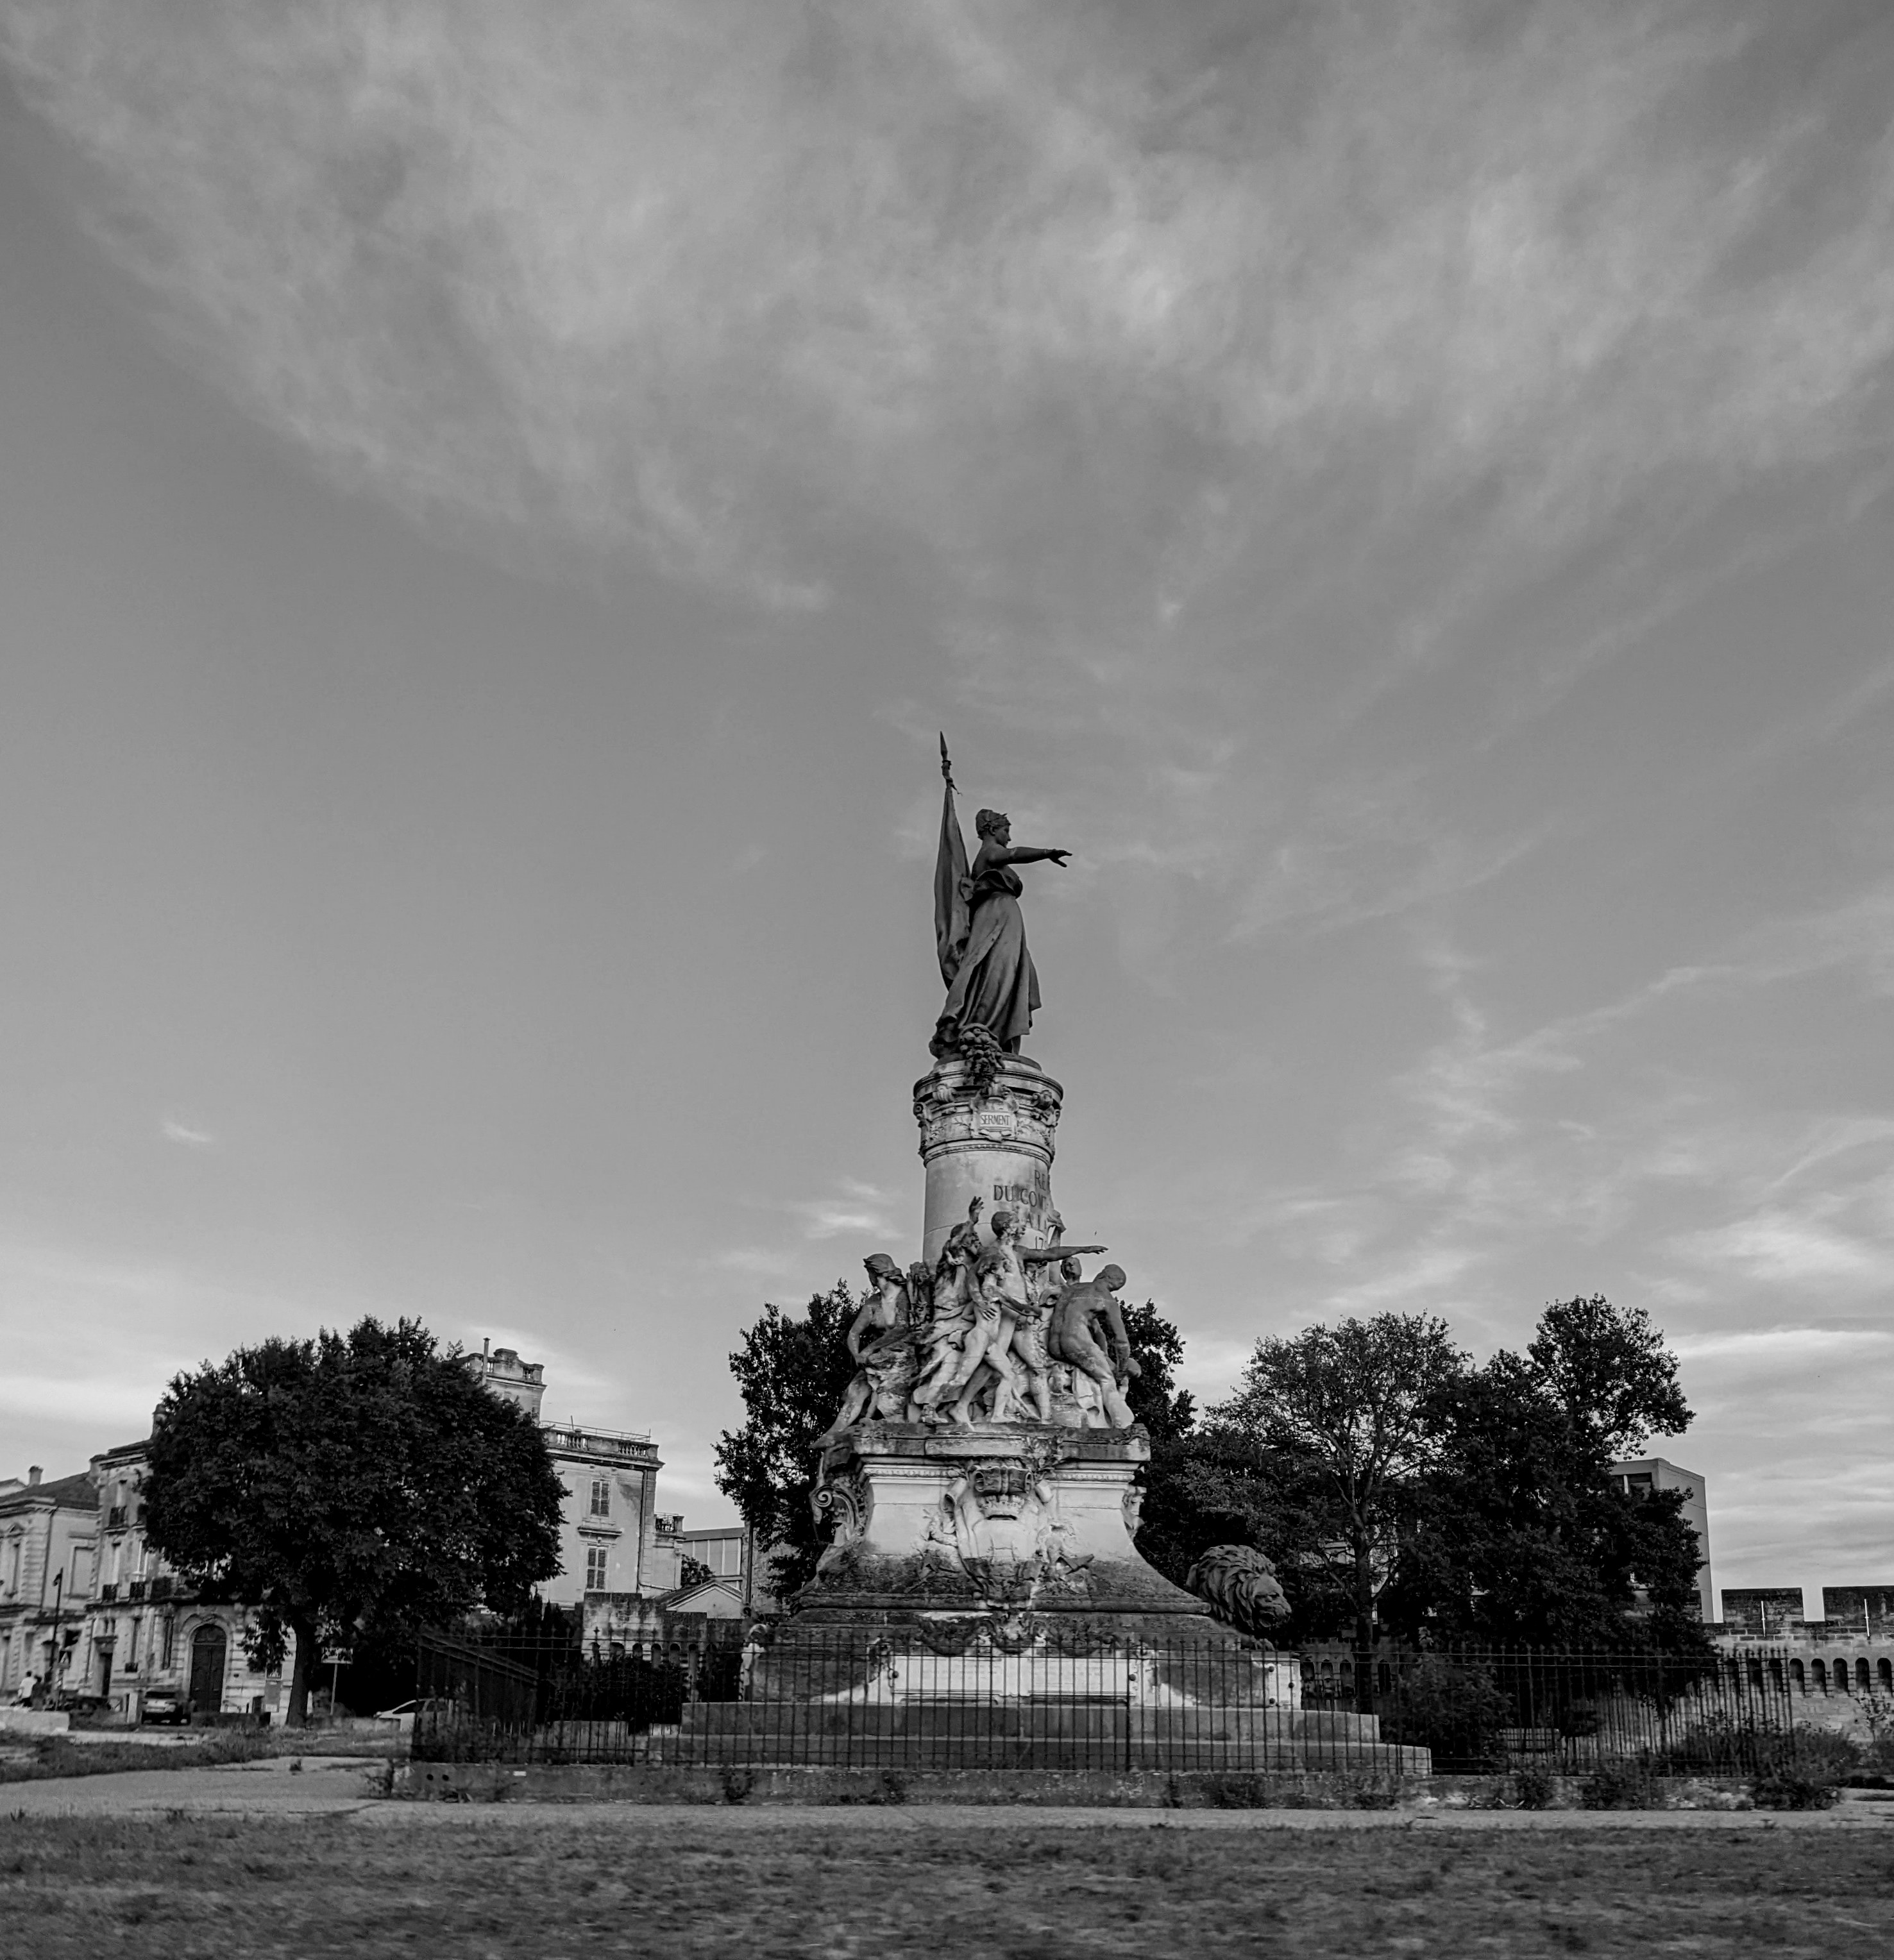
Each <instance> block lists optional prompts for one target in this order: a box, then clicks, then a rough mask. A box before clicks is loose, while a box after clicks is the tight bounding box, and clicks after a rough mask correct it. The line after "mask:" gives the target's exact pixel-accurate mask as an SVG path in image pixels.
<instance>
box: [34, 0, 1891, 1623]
mask: <svg viewBox="0 0 1894 1960" xmlns="http://www.w3.org/2000/svg"><path fill="white" fill-rule="evenodd" d="M0 50H3V51H4V57H5V62H6V64H7V66H8V71H9V72H10V75H11V81H10V84H8V92H7V93H6V94H5V97H4V106H3V107H0V170H4V186H3V190H4V194H3V195H0V500H3V501H0V636H3V641H0V644H3V645H4V654H5V711H4V714H0V915H3V916H4V919H5V934H6V946H7V956H6V959H5V966H4V969H0V1001H3V1002H4V1013H3V1014H0V1435H3V1436H4V1438H5V1448H4V1449H3V1450H0V1459H4V1460H0V1474H18V1472H20V1471H21V1469H23V1468H24V1465H25V1463H26V1462H27V1461H28V1460H29V1459H30V1460H31V1461H33V1462H43V1463H44V1464H45V1465H46V1469H47V1474H48V1475H61V1474H65V1473H67V1472H71V1471H73V1470H75V1469H78V1468H81V1467H83V1465H84V1461H85V1459H86V1458H87V1457H88V1456H89V1455H90V1454H91V1453H92V1452H93V1451H94V1450H97V1449H101V1448H103V1447H105V1446H107V1445H109V1444H113V1443H119V1442H122V1441H124V1440H127V1439H128V1438H129V1437H132V1436H135V1435H136V1434H138V1433H141V1432H142V1425H143V1424H144V1423H145V1421H147V1419H148V1414H149V1411H150V1408H151V1404H152V1402H154V1399H155V1398H156V1396H157V1395H158V1392H160V1390H161V1389H162V1387H163V1385H164V1382H165V1381H166V1379H167V1378H168V1376H170V1373H172V1372H173V1371H174V1370H177V1369H178V1368H180V1367H186V1366H189V1365H192V1364H194V1363H196V1362H198V1361H199V1360H202V1359H203V1358H205V1357H215V1356H221V1354H223V1353H224V1352H225V1351H227V1350H228V1348H231V1346H233V1345H234V1344H237V1343H238V1342H240V1341H248V1340H253V1339H255V1338H258V1337H259V1336H261V1335H266V1334H269V1333H277V1332H281V1333H301V1332H310V1331H313V1330H314V1328H316V1327H317V1326H318V1325H324V1324H327V1325H339V1324H342V1323H345V1322H349V1321H350V1320H351V1319H354V1318H355V1317H357V1316H360V1315H361V1314H362V1313H377V1314H380V1315H382V1316H393V1315H396V1314H399V1313H415V1314H419V1315H420V1316H422V1317H423V1318H424V1319H425V1320H426V1321H427V1322H428V1324H429V1325H431V1326H432V1327H434V1328H436V1329H437V1330H438V1332H440V1333H441V1335H443V1336H444V1337H451V1338H457V1339H460V1340H461V1341H466V1342H468V1343H470V1344H475V1345H477V1344H478V1343H479V1341H480V1340H481V1339H482V1338H483V1337H485V1338H492V1339H494V1340H495V1341H507V1342H510V1343H511V1344H514V1345H516V1346H517V1347H518V1348H520V1350H521V1351H523V1352H524V1354H527V1356H528V1357H533V1358H537V1359H540V1360H543V1361H544V1362H545V1363H546V1369H547V1377H548V1380H549V1383H550V1392H549V1397H548V1404H547V1408H548V1413H549V1414H556V1415H558V1416H560V1417H562V1418H563V1417H565V1416H568V1415H576V1416H578V1417H581V1418H587V1419H590V1420H592V1421H597V1422H600V1423H603V1424H610V1425H613V1426H616V1427H626V1428H649V1429H650V1430H651V1431H652V1432H653V1433H654V1436H655V1437H656V1438H657V1440H658V1442H659V1443H660V1444H661V1448H662V1450H663V1453H664V1457H665V1459H666V1462H667V1481H666V1487H665V1488H666V1494H667V1497H668V1498H669V1499H670V1502H671V1504H672V1507H674V1508H676V1509H680V1510H684V1511H685V1512H686V1513H688V1515H689V1522H690V1523H693V1524H701V1523H713V1522H716V1521H718V1520H720V1519H723V1518H725V1517H727V1516H729V1515H731V1513H730V1511H729V1508H728V1507H727V1505H726V1504H725V1503H724V1500H722V1499H721V1497H718V1495H717V1494H716V1493H715V1491H714V1488H712V1485H711V1479H710V1467H711V1464H710V1451H711V1442H712V1440H713V1439H714V1437H715V1433H716V1432H717V1431H718V1430H719V1429H720V1428H721V1427H724V1426H726V1425H727V1424H731V1422H733V1421H734V1420H735V1419H736V1418H737V1414H738V1405H737V1399H736V1397H735V1395H734V1392H733V1390H732V1388H731V1383H730V1379H729V1376H728V1373H727V1368H726V1365H725V1357H726V1356H727V1354H728V1351H729V1350H730V1349H731V1347H732V1345H733V1344H734V1341H735V1339H736V1338H737V1333H738V1332H739V1330H740V1328H742V1327H743V1325H745V1324H746V1322H748V1321H750V1319H753V1317H754V1316H755V1315H756V1313H757V1311H758V1310H759V1307H760V1305H761V1303H762V1301H763V1300H766V1299H769V1300H779V1301H783V1302H785V1303H794V1302H797V1301H800V1300H805V1299H806V1298H807V1295H808V1294H809V1293H810V1291H811V1290H813V1289H815V1288H816V1287H823V1286H826V1285H827V1284H830V1283H832V1281H834V1280H835V1279H836V1278H838V1277H839V1276H842V1275H848V1276H850V1277H852V1278H854V1277H858V1275H859V1273H860V1262H861V1258H863V1256H864V1255H865V1254H867V1253H868V1252H873V1251H875V1250H877V1249H888V1250H890V1251H893V1252H895V1253H896V1255H897V1256H913V1255H914V1254H915V1252H916V1251H918V1239H919V1230H920V1217H921V1176H920V1166H919V1163H918V1159H917V1157H916V1156H915V1129H914V1125H913V1120H912V1115H911V1114H910V1111H909V1100H910V1096H909V1090H910V1087H911V1085H912V1082H913V1081H914V1080H915V1077H917V1076H918V1075H919V1074H921V1073H922V1071H923V1070H924V1069H925V1067H926V1065H927V1062H928V1056H927V1053H926V1048H925V1042H926V1039H927V1036H928V1033H929V1031H930V1029H931V1026H932V1023H933V1020H934V1013H935V1010H936V1008H937V1001H938V995H939V979H938V975H937V971H936V970H935V968H934V957H933V944H932V935H931V918H930V904H931V899H930V871H931V851H932V845H933V830H934V823H935V821H936V816H937V793H938V777H937V773H936V767H935V756H934V731H935V730H937V728H941V727H944V728H946V729H947V730H948V731H949V733H950V737H951V739H952V740H953V744H954V748H955V754H956V760H957V775H958V778H959V781H960V786H961V788H962V790H963V793H964V797H965V803H966V808H965V814H966V816H968V817H969V819H970V817H971V813H972V809H973V808H974V807H976V806H977V805H979V804H981V803H993V804H996V805H998V806H1001V807H1004V808H1006V809H1007V810H1010V811H1011V813H1012V815H1013V816H1014V825H1015V831H1016V834H1017V836H1018V838H1020V841H1022V842H1034V843H1044V844H1052V845H1068V846H1069V847H1071V849H1072V850H1073V851H1074V858H1073V861H1072V863H1071V866H1070V867H1069V868H1068V869H1067V870H1063V871H1061V870H1058V869H1056V868H1055V867H1049V866H1048V867H1039V868H1037V869H1035V870H1031V871H1030V872H1029V873H1027V878H1028V888H1027V900H1026V909H1027V924H1028V929H1029V932H1030V937H1031V939H1032V942H1033V948H1034V951H1035V954H1036V959H1037V961H1038V963H1039V970H1040V974H1041V978H1042V985H1043V988H1044V991H1045V996H1046V1008H1045V1010H1044V1012H1043V1013H1042V1017H1041V1018H1040V1021H1039V1026H1038V1028H1037V1029H1036V1032H1035V1033H1034V1036H1033V1041H1032V1043H1031V1049H1030V1052H1033V1054H1034V1055H1036V1056H1037V1058H1039V1060H1040V1061H1042V1063H1043V1064H1045V1066H1046V1068H1048V1069H1049V1071H1051V1072H1052V1074H1055V1075H1056V1076H1058V1077H1059V1078H1060V1079H1061V1080H1062V1081H1063V1082H1064V1083H1065V1087H1066V1092H1067V1096H1066V1115H1065V1123H1064V1125H1063V1128H1062V1132H1061V1136H1060V1155H1059V1159H1058V1166H1057V1168H1056V1170H1055V1190H1056V1192H1057V1195H1058V1200H1059V1202H1060V1204H1061V1207H1062V1210H1063V1211H1064V1212H1065V1216H1066V1217H1067V1219H1068V1221H1069V1222H1070V1223H1071V1227H1073V1230H1074V1233H1075V1234H1076V1235H1077V1236H1079V1237H1081V1238H1085V1239H1100V1240H1103V1241H1104V1242H1106V1243H1109V1246H1111V1248H1112V1251H1113V1256H1114V1257H1115V1258H1116V1259H1117V1260H1118V1261H1119V1263H1121V1264H1122V1265H1124V1267H1125V1268H1126V1269H1127V1271H1128V1272H1129V1274H1130V1275H1131V1284H1130V1287H1129V1289H1128V1290H1130V1291H1131V1292H1132V1293H1133V1294H1135V1296H1136V1297H1139V1298H1144V1297H1154V1298H1155V1299H1156V1300H1157V1302H1158V1303H1159V1304H1160V1306H1162V1307H1163V1309H1164V1310H1165V1311H1166V1312H1167V1313H1169V1314H1170V1316H1172V1317H1173V1319H1176V1321H1177V1322H1178V1323H1179V1325H1180V1326H1181V1327H1182V1328H1183V1329H1184V1330H1185V1332H1186V1335H1187V1337H1188V1340H1189V1363H1188V1367H1187V1370H1186V1373H1187V1377H1188V1379H1189V1382H1190V1383H1191V1385H1192V1386H1194V1387H1195V1388H1197V1389H1199V1390H1200V1391H1202V1392H1204V1393H1205V1394H1206V1395H1212V1396H1214V1395H1216V1394H1218V1393H1219V1392H1221V1391H1222V1390H1223V1389H1225V1388H1227V1386H1228V1385H1229V1383H1230V1381H1231V1379H1232V1378H1233V1375H1234V1373H1235V1372H1236V1370H1237V1369H1238V1367H1240V1363H1241V1361H1242V1359H1243V1356H1244V1355H1245V1354H1246V1351H1247V1350H1248V1348H1249V1345H1250V1344H1251V1343H1252V1342H1253V1341H1254V1339H1255V1338H1256V1336H1257V1335H1259V1334H1262V1333H1280V1332H1290V1331H1293V1330H1294V1329H1295V1328H1298V1327H1300V1326H1302V1325H1306V1324H1307V1323H1308V1322H1311V1321H1313V1320H1316V1319H1323V1318H1325V1317H1329V1316H1335V1315H1339V1314H1342V1313H1370V1312H1375V1311H1380V1310H1382V1309H1389V1308H1398V1309H1428V1310H1431V1311H1435V1312H1438V1313H1442V1314H1444V1316H1447V1319H1449V1320H1450V1322H1452V1324H1453V1326H1454V1328H1456V1331H1457V1332H1458V1333H1459V1336H1460V1338H1461V1339H1462V1340H1463V1342H1464V1343H1465V1344H1466V1346H1467V1347H1468V1348H1469V1349H1471V1350H1472V1351H1474V1352H1475V1354H1479V1355H1482V1356H1484V1355H1485V1354H1489V1353H1491V1351H1493V1349H1494V1348H1496V1347H1498V1346H1501V1345H1504V1344H1515V1345H1516V1344H1520V1343H1522V1342H1523V1341H1524V1340H1525V1339H1526V1338H1528V1336H1529V1335H1530V1329H1531V1326H1532V1324H1533V1321H1534V1319H1536V1316H1537V1314H1538V1313H1539V1309H1540V1308H1541V1307H1542V1305H1543V1304H1544V1303H1545V1301H1546V1300H1549V1299H1552V1298H1553V1297H1568V1296H1570V1295H1571V1294H1573V1293H1593V1292H1603V1293H1607V1294H1609V1296H1610V1297H1612V1299H1614V1300H1618V1301H1619V1302H1621V1303H1626V1304H1637V1305H1641V1306H1645V1307H1647V1308H1648V1309H1650V1312H1651V1313H1652V1314H1653V1315H1654V1316H1655V1318H1656V1319H1657V1321H1658V1322H1659V1323H1660V1325H1662V1326H1663V1328H1666V1331H1667V1332H1668V1333H1669V1335H1670V1338H1671V1340H1672V1341H1673V1344H1674V1345H1675V1347H1676V1348H1677V1350H1678V1351H1679V1354H1681V1356H1682V1367H1683V1376H1684V1382H1685V1385H1686V1390H1687V1392H1688V1393H1689V1397H1690V1399H1691V1401H1692V1404H1693V1405H1694V1406H1695V1409H1696V1411H1697V1416H1698V1419H1697V1421H1696V1422H1695V1424H1694V1425H1693V1426H1692V1428H1691V1429H1690V1430H1689V1433H1687V1434H1686V1436H1685V1437H1682V1438H1680V1439H1677V1440H1675V1441H1674V1442H1673V1443H1670V1444H1668V1445H1666V1448H1667V1449H1668V1451H1669V1453H1670V1454H1672V1455H1673V1456H1676V1458H1678V1459H1680V1460H1681V1461H1682V1462H1684V1463H1685V1464H1686V1465H1689V1466H1690V1467H1691V1468H1694V1469H1696V1470H1698V1471H1701V1472H1703V1473H1705V1475H1707V1476H1708V1479H1709V1482H1710V1489H1711V1530H1712V1540H1713V1543H1712V1550H1713V1552H1714V1558H1715V1568H1716V1577H1717V1581H1718V1583H1722V1584H1757V1583H1789V1584H1794V1583H1798V1582H1800V1583H1806V1584H1809V1585H1811V1586H1813V1585H1815V1584H1818V1583H1822V1581H1825V1580H1826V1582H1828V1583H1839V1582H1843V1581H1883V1580H1888V1579H1889V1577H1890V1575H1891V1574H1894V1543H1890V1539H1891V1538H1894V1531H1890V1527H1889V1520H1890V1515H1891V1513H1890V1494H1891V1493H1894V1442H1891V1441H1890V1436H1891V1433H1894V1431H1891V1428H1890V1424H1889V1389H1890V1383H1894V1318H1891V1317H1890V1314H1889V1288H1890V1284H1894V1067H1891V1066H1890V1055H1894V1043H1891V1042H1890V1039H1889V1036H1890V1026H1889V1023H1890V1013H1889V1008H1890V997H1891V996H1894V782H1890V780H1889V769H1888V756H1889V735H1890V733H1891V732H1894V646H1890V635H1889V621H1890V619H1894V549H1890V548H1889V517H1890V513H1891V512H1894V495H1891V494H1890V491H1891V486H1890V458H1891V454H1894V451H1891V449H1890V435H1891V434H1894V126H1891V125H1890V114H1891V113H1894V14H1891V13H1890V11H1889V8H1887V6H1886V4H1885V0H1850V4H1839V0H1837V3H1836V4H1826V0H1797V5H1794V6H1793V7H1784V6H1782V5H1771V4H1768V0H1703V4H1690V3H1689V0H1646V4H1642V5H1639V4H1635V0H1543V4H1540V5H1530V4H1524V0H1506V4H1503V5H1502V4H1497V0H1488V4H1482V5H1473V4H1456V0H1403V3H1402V5H1399V6H1398V7H1397V6H1395V5H1367V4H1362V5H1348V4H1345V0H1332V4H1326V3H1324V4H1313V0H1312V3H1311V4H1303V5H1291V4H1272V0H1247V4H1239V0H1167V4H1165V5H1162V6H1153V5H1150V4H1149V0H1088V3H1087V4H1079V0H1038V4H1022V0H990V3H989V4H982V0H899V4H893V0H890V4H880V0H847V4H842V0H836V4H833V5H825V4H817V3H816V0H807V4H805V0H665V3H664V4H652V3H651V0H566V4H562V5H559V6H557V7H549V6H547V5H545V4H543V0H452V4H451V5H449V4H447V0H439V3H438V4H430V0H399V4H398V5H396V4H393V0H390V4H385V5H372V4H368V0H330V4H328V5H324V6H322V7H302V8H285V7H282V6H280V5H266V4H263V0H251V4H237V0H221V4H218V0H165V4H162V5H160V4H157V0H0ZM1810 1603H1811V1605H1813V1604H1814V1602H1813V1601H1811V1602H1810Z"/></svg>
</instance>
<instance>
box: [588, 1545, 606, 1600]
mask: <svg viewBox="0 0 1894 1960" xmlns="http://www.w3.org/2000/svg"><path fill="white" fill-rule="evenodd" d="M585 1589H586V1591H587V1592H588V1593H603V1591H604V1590H605V1548H604V1546H603V1545H587V1547H586V1548H585Z"/></svg>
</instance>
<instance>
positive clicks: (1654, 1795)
mask: <svg viewBox="0 0 1894 1960" xmlns="http://www.w3.org/2000/svg"><path fill="white" fill-rule="evenodd" d="M1578 1800H1579V1802H1580V1804H1581V1805H1583V1806H1584V1808H1585V1809H1587V1810H1661V1809H1663V1803H1664V1799H1663V1790H1661V1789H1660V1788H1659V1787H1658V1783H1657V1777H1655V1776H1654V1774H1652V1771H1651V1767H1650V1764H1649V1763H1648V1762H1647V1761H1630V1760H1625V1761H1611V1762H1603V1763H1600V1764H1599V1765H1598V1767H1597V1768H1596V1769H1595V1770H1593V1771H1592V1773H1591V1774H1590V1776H1588V1777H1586V1779H1585V1780H1584V1782H1583V1783H1580V1785H1579V1787H1578Z"/></svg>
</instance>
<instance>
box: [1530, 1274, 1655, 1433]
mask: <svg viewBox="0 0 1894 1960" xmlns="http://www.w3.org/2000/svg"><path fill="white" fill-rule="evenodd" d="M1526 1355H1527V1357H1528V1358H1529V1359H1530V1360H1531V1362H1532V1363H1533V1367H1536V1369H1537V1370H1539V1374H1540V1376H1542V1378H1543V1379H1544V1381H1545V1385H1546V1386H1547V1388H1548V1389H1549V1391H1550V1392H1551V1393H1552V1395H1553V1396H1554V1397H1555V1398H1556V1400H1557V1401H1558V1403H1559V1405H1561V1407H1562V1408H1564V1410H1565V1413H1566V1414H1567V1415H1568V1417H1569V1418H1571V1421H1573V1422H1574V1424H1576V1425H1577V1427H1578V1429H1579V1430H1580V1433H1581V1434H1582V1435H1583V1437H1584V1442H1585V1446H1586V1447H1587V1449H1589V1450H1590V1453H1592V1454H1593V1455H1594V1456H1596V1457H1597V1458H1598V1459H1600V1462H1604V1461H1608V1460H1609V1459H1611V1458H1612V1457H1614V1456H1635V1454H1636V1453H1638V1451H1639V1450H1641V1449H1643V1447H1644V1444H1645V1443H1646V1442H1647V1441H1648V1440H1649V1439H1650V1437H1653V1436H1681V1435H1682V1433H1683V1432H1684V1431H1685V1430H1686V1429H1688V1428H1689V1426H1690V1422H1691V1411H1690V1405H1689V1403H1688V1402H1686V1401H1685V1400H1684V1398H1683V1390H1682V1389H1681V1388H1680V1387H1679V1386H1678V1383H1677V1361H1676V1356H1675V1355H1673V1354H1672V1353H1671V1351H1670V1349H1669V1348H1666V1346H1665V1345H1664V1338H1663V1333H1662V1332H1661V1331H1660V1329H1658V1328H1655V1327H1654V1326H1652V1325H1651V1324H1650V1316H1649V1315H1648V1314H1647V1313H1645V1312H1644V1309H1643V1308H1642V1307H1641V1306H1631V1307H1622V1306H1612V1303H1611V1302H1610V1301H1609V1300H1606V1298H1605V1297H1604V1296H1603V1294H1602V1293H1598V1294H1594V1295H1593V1297H1591V1298H1590V1300H1555V1301H1553V1303H1552V1304H1551V1306H1548V1307H1547V1308H1546V1309H1545V1312H1544V1313H1542V1315H1541V1316H1539V1330H1538V1332H1536V1334H1535V1335H1533V1342H1532V1345H1531V1346H1530V1348H1527V1349H1526Z"/></svg>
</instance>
